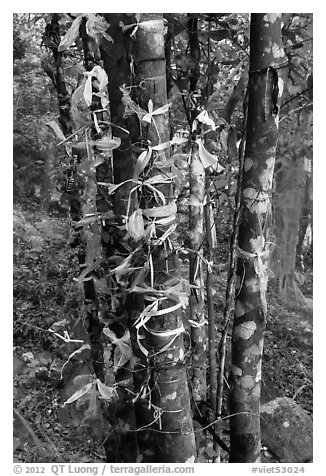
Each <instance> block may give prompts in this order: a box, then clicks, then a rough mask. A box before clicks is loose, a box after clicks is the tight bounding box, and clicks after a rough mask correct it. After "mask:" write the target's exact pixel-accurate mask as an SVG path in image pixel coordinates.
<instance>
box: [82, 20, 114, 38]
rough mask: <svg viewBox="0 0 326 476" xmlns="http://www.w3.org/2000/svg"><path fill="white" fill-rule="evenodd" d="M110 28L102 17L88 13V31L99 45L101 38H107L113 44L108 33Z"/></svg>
mask: <svg viewBox="0 0 326 476" xmlns="http://www.w3.org/2000/svg"><path fill="white" fill-rule="evenodd" d="M109 26H110V25H109V24H108V23H107V22H106V20H105V19H104V18H103V17H102V16H101V15H95V14H94V13H87V22H86V31H87V34H88V35H89V36H91V37H92V38H94V40H96V41H97V43H99V42H100V40H101V38H105V39H106V40H108V41H111V42H112V43H113V39H112V37H111V36H110V35H109V34H108V33H107V32H106V30H107V29H108V28H109Z"/></svg>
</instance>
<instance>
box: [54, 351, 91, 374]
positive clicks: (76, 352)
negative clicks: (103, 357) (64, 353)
mask: <svg viewBox="0 0 326 476" xmlns="http://www.w3.org/2000/svg"><path fill="white" fill-rule="evenodd" d="M86 349H90V345H89V344H83V345H82V346H81V347H79V349H77V350H75V351H74V352H72V353H71V354H70V355H69V357H68V360H66V362H65V363H64V364H63V366H62V367H61V378H62V372H63V369H64V368H65V366H66V365H67V363H68V362H69V361H70V359H72V358H73V357H74V356H75V355H77V354H80V353H81V352H83V350H86Z"/></svg>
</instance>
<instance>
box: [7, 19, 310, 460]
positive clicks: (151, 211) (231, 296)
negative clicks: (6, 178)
mask: <svg viewBox="0 0 326 476" xmlns="http://www.w3.org/2000/svg"><path fill="white" fill-rule="evenodd" d="M312 23H313V19H312V14H303V13H285V14H251V15H250V14H246V13H244V14H240V13H216V14H215V13H184V14H181V13H178V14H173V13H166V14H153V13H152V14H145V13H141V14H126V13H121V14H118V13H101V14H95V13H94V14H91V13H80V14H75V13H69V14H68V13H46V14H41V13H40V14H36V13H20V14H14V15H13V194H14V205H13V215H14V216H13V218H14V221H13V231H14V268H13V270H14V277H13V282H14V289H13V299H14V318H13V337H14V354H13V367H14V407H13V412H14V424H13V429H14V443H13V444H14V461H18V462H19V461H21V462H105V461H107V462H113V463H119V462H128V463H134V462H138V463H147V462H150V463H151V462H153V463H155V462H156V463H157V462H159V463H162V462H170V463H172V462H175V463H177V462H181V463H184V462H202V463H218V462H221V463H227V462H255V461H257V462H294V463H299V462H310V461H312V410H313V409H312V264H313V263H312V233H313V221H312V162H313V160H312V102H313V56H312V37H313V34H312Z"/></svg>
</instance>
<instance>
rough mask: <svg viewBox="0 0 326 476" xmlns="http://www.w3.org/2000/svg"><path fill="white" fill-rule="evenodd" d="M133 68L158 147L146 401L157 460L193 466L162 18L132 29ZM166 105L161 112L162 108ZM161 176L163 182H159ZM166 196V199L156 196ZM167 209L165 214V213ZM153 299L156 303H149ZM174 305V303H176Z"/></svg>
mask: <svg viewBox="0 0 326 476" xmlns="http://www.w3.org/2000/svg"><path fill="white" fill-rule="evenodd" d="M135 37H136V41H135V66H136V75H137V78H138V81H139V86H140V87H139V90H138V93H139V104H140V106H141V107H142V108H143V109H144V110H146V111H149V112H154V113H155V111H156V110H158V109H159V108H163V110H161V112H159V113H157V114H153V115H151V116H150V117H149V118H148V120H147V124H146V121H142V136H143V140H144V142H143V143H144V145H145V147H146V148H147V149H149V147H155V146H159V147H158V149H156V150H153V149H152V151H151V153H152V156H151V159H150V161H149V165H148V166H147V167H146V168H145V174H144V182H143V184H144V185H145V184H146V180H147V181H148V180H150V179H152V180H154V179H155V177H156V179H157V183H156V185H155V188H156V190H157V191H156V192H155V191H153V189H152V193H150V189H148V187H146V190H145V186H143V187H142V190H143V193H142V197H141V200H140V207H141V210H142V214H143V217H145V218H146V219H147V221H148V226H149V229H151V230H153V233H152V234H151V235H149V237H148V239H147V243H146V244H145V247H144V250H145V252H146V255H147V256H148V257H149V265H150V272H149V275H148V277H147V286H150V287H151V292H148V293H147V294H145V304H146V305H147V307H148V306H154V307H153V310H152V312H151V313H150V316H151V317H150V319H149V320H148V321H147V322H146V323H144V324H145V325H141V323H139V324H140V325H139V331H140V332H141V333H142V334H143V336H144V337H145V340H143V341H142V342H143V343H144V344H143V346H146V348H144V352H146V353H148V354H147V358H148V362H149V369H148V371H149V381H148V383H149V386H150V393H149V398H150V399H151V400H150V401H151V402H152V404H153V405H154V408H155V410H156V411H155V414H154V416H155V420H156V428H157V432H158V433H157V435H158V438H157V448H156V452H157V461H159V462H171V463H172V462H182V463H184V462H193V461H194V459H195V438H194V433H193V425H192V416H191V409H190V399H189V390H188V382H187V374H186V367H185V360H184V350H183V323H182V318H181V314H180V307H181V302H180V301H179V296H177V297H175V298H174V299H171V294H169V293H171V287H172V286H173V285H175V286H178V282H179V281H178V274H177V268H178V265H177V260H176V258H177V257H176V254H175V252H174V250H173V246H172V239H171V238H172V235H171V234H172V232H173V230H174V228H175V226H174V216H175V202H174V194H173V185H172V183H171V180H172V174H171V168H170V167H171V164H169V160H168V159H169V150H170V145H169V140H170V129H169V115H168V110H167V107H166V106H167V92H166V64H165V55H164V22H163V16H162V14H154V13H153V14H139V15H138V16H137V27H136V30H135ZM164 107H165V108H164ZM163 177H165V179H166V180H165V179H163ZM162 195H164V197H165V199H164V200H162V198H161V199H160V198H159V197H162ZM163 207H166V208H163ZM164 210H166V211H164ZM153 299H154V300H155V301H154V305H153ZM176 302H177V304H176Z"/></svg>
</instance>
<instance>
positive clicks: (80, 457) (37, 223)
mask: <svg viewBox="0 0 326 476" xmlns="http://www.w3.org/2000/svg"><path fill="white" fill-rule="evenodd" d="M68 238H69V225H68V222H67V219H66V218H62V217H60V216H58V215H56V214H52V215H48V214H45V213H44V212H42V211H40V209H39V208H37V207H35V208H34V209H29V210H26V209H23V208H21V207H18V206H15V208H14V317H13V332H14V449H15V451H14V457H15V459H16V460H17V461H22V462H29V463H31V462H57V463H59V462H71V463H73V462H76V463H77V462H85V463H86V462H90V463H91V462H104V461H105V456H104V452H103V450H102V448H101V447H100V445H99V444H98V443H97V442H96V441H94V439H93V438H92V437H91V435H90V434H89V431H88V429H87V427H86V426H83V425H81V424H80V420H78V419H80V414H78V413H76V414H75V415H74V414H72V415H71V414H68V413H65V412H62V411H61V408H62V405H61V403H62V391H63V388H62V382H61V381H60V371H61V367H62V365H63V364H64V362H65V360H66V359H67V357H68V355H69V354H67V347H66V344H65V343H64V342H63V341H62V340H60V339H59V338H57V337H56V336H55V335H54V334H53V333H52V332H50V331H49V330H48V329H49V328H50V327H51V326H52V325H53V324H54V323H56V322H58V321H62V320H63V319H67V321H69V320H70V321H71V320H73V319H74V316H76V313H77V306H78V300H77V299H76V292H77V291H76V283H75V282H74V281H73V278H74V277H76V276H78V268H77V264H76V259H75V257H74V253H73V251H72V250H70V249H69V246H67V242H68ZM227 247H228V239H221V240H220V241H219V242H218V248H217V250H216V262H220V263H225V262H226V256H227V252H228V250H227ZM222 269H224V270H223V271H220V273H219V274H216V276H215V295H214V299H215V308H216V311H217V316H218V317H217V319H219V316H222V309H223V302H224V296H225V283H226V267H225V266H224V268H223V267H222ZM300 289H301V291H302V293H303V294H304V296H305V297H307V298H309V299H311V298H312V269H311V268H307V269H306V271H305V273H304V282H302V284H301V285H300ZM217 324H218V323H217ZM71 337H73V336H71ZM278 396H286V397H289V398H292V399H293V400H295V401H296V402H297V403H299V404H300V405H301V406H302V407H303V408H304V409H305V410H307V412H308V413H309V414H312V311H311V309H309V307H307V308H304V307H302V306H300V307H299V306H296V305H295V303H294V304H293V303H292V306H291V307H289V306H286V305H285V304H284V303H282V302H281V301H280V299H279V298H278V296H277V292H276V289H275V285H274V283H273V281H272V282H271V283H270V286H269V292H268V323H267V330H266V334H265V348H264V357H263V380H262V400H263V401H268V400H270V399H272V398H275V397H278ZM72 405H74V404H72ZM44 448H46V450H45V449H44Z"/></svg>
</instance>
